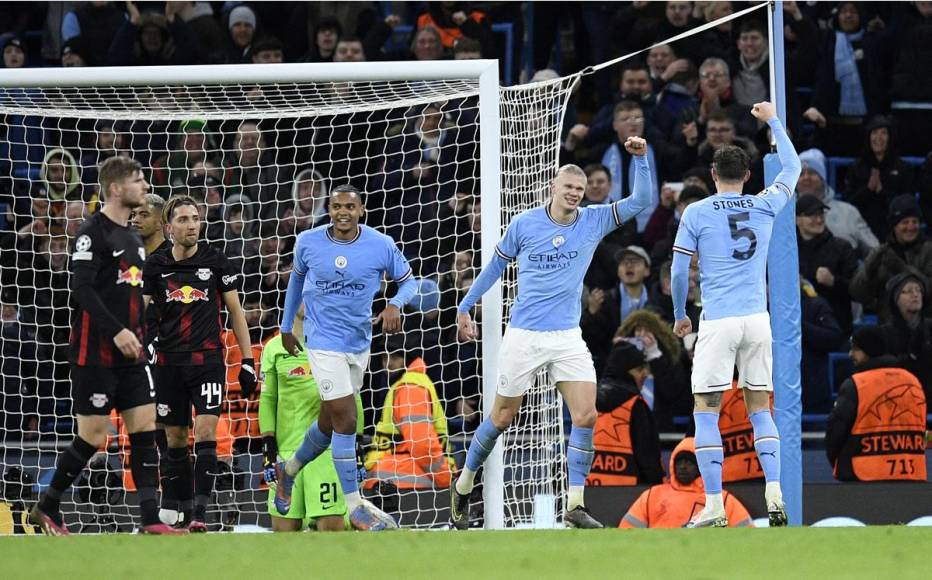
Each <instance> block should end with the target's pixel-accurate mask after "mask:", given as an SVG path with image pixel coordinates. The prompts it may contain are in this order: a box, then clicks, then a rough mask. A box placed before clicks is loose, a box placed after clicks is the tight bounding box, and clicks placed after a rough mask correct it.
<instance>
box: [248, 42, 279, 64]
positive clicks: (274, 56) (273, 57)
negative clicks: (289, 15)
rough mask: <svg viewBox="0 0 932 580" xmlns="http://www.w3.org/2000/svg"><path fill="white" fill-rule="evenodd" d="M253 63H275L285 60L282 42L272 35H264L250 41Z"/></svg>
mask: <svg viewBox="0 0 932 580" xmlns="http://www.w3.org/2000/svg"><path fill="white" fill-rule="evenodd" d="M251 55H252V63H253V64H277V63H283V62H285V53H284V52H283V51H282V42H281V41H280V40H279V39H277V38H275V37H274V36H264V37H262V38H260V39H259V40H257V41H255V42H253V43H252V51H251Z"/></svg>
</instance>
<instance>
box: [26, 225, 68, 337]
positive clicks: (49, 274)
mask: <svg viewBox="0 0 932 580" xmlns="http://www.w3.org/2000/svg"><path fill="white" fill-rule="evenodd" d="M24 265H25V264H24ZM28 267H29V269H33V270H34V274H33V276H34V277H33V283H34V284H35V288H36V291H35V292H36V293H35V302H34V306H35V317H36V318H35V321H36V325H37V326H38V327H39V331H38V336H39V338H40V341H42V342H51V343H53V344H62V343H63V342H67V341H68V333H69V332H70V329H71V325H70V316H71V309H70V308H69V297H70V296H69V295H70V292H69V284H68V280H69V278H70V274H69V272H68V238H66V237H65V236H63V235H51V236H44V237H43V238H42V239H41V241H40V242H39V251H38V252H37V253H36V260H35V262H33V263H32V264H29V265H28Z"/></svg>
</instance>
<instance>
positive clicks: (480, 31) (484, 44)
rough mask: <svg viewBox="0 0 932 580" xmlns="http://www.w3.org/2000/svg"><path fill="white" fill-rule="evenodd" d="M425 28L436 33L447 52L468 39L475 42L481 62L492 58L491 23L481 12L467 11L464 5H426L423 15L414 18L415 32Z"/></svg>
mask: <svg viewBox="0 0 932 580" xmlns="http://www.w3.org/2000/svg"><path fill="white" fill-rule="evenodd" d="M427 27H430V28H433V29H434V30H436V31H437V32H438V34H439V39H440V44H441V45H442V46H443V48H444V50H446V51H447V52H451V51H452V50H453V47H454V45H455V44H456V41H457V40H459V39H461V38H463V37H469V38H472V39H475V40H477V41H479V46H480V47H481V51H482V56H483V57H484V58H494V57H495V36H494V35H493V34H492V23H491V22H490V21H489V18H488V16H487V15H486V13H485V12H484V11H482V10H477V9H470V8H469V7H467V6H465V3H464V2H428V3H427V11H426V12H424V13H422V14H421V15H420V16H418V17H417V22H416V24H415V28H416V29H417V30H420V29H422V28H427ZM418 60H425V59H422V58H418ZM429 60H437V59H436V58H431V59H429Z"/></svg>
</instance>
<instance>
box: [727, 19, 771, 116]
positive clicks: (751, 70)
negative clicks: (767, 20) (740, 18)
mask: <svg viewBox="0 0 932 580" xmlns="http://www.w3.org/2000/svg"><path fill="white" fill-rule="evenodd" d="M768 57H769V54H768V50H767V34H766V32H765V31H764V27H763V25H762V24H761V23H759V22H758V21H756V20H746V21H745V22H743V23H742V24H741V28H740V29H739V31H738V60H737V61H732V63H731V67H730V68H731V75H732V77H731V86H732V89H733V90H734V95H735V101H736V102H738V103H740V104H742V105H744V106H745V107H748V108H750V107H751V106H752V105H754V103H759V102H761V101H765V100H767V95H768V94H769V92H770V69H769V68H768V67H769V64H768Z"/></svg>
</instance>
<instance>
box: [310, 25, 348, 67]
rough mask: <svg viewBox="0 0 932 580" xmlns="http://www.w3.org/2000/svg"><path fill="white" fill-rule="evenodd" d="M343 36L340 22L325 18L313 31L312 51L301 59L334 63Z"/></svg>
mask: <svg viewBox="0 0 932 580" xmlns="http://www.w3.org/2000/svg"><path fill="white" fill-rule="evenodd" d="M342 35H343V27H342V26H340V21H339V20H337V19H336V18H334V17H333V16H324V17H322V18H321V19H320V21H318V22H317V25H316V26H315V28H314V30H313V31H312V34H311V38H312V39H313V42H312V43H311V47H310V49H309V50H308V51H307V53H306V54H305V55H304V57H303V58H302V59H301V60H302V61H304V62H333V55H334V53H335V52H336V48H337V41H338V40H340V37H341V36H342Z"/></svg>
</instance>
